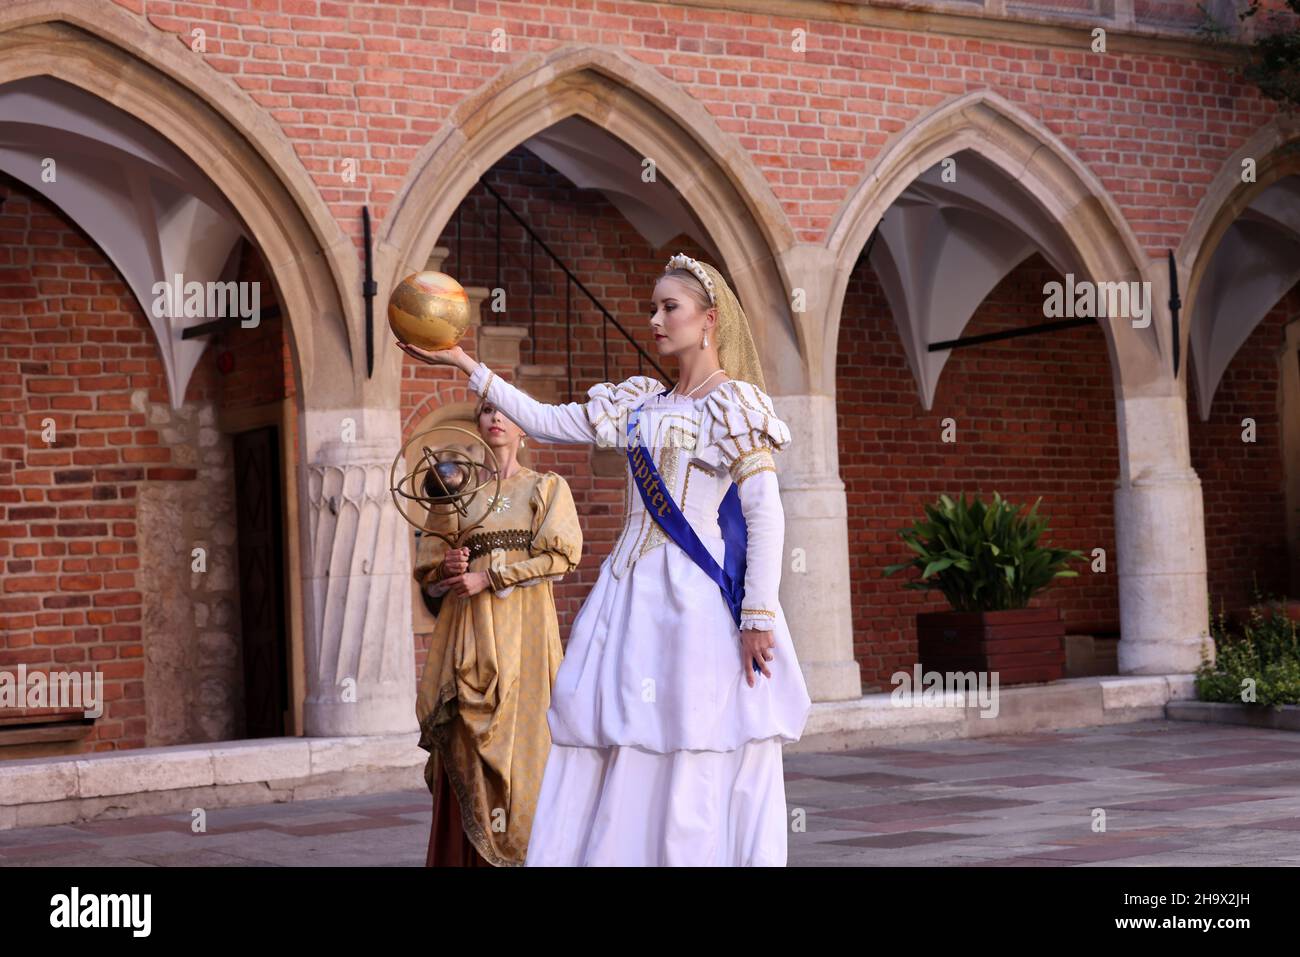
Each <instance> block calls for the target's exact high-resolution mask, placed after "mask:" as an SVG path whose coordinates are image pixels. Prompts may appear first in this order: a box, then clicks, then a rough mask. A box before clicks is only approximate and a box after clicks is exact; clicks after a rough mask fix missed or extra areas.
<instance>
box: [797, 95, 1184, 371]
mask: <svg viewBox="0 0 1300 957" xmlns="http://www.w3.org/2000/svg"><path fill="white" fill-rule="evenodd" d="M963 150H971V151H972V152H974V153H976V154H978V155H979V156H981V157H982V158H983V159H985V160H987V161H988V162H989V163H991V164H993V165H994V166H995V167H997V168H998V169H1000V170H1001V171H1002V172H1003V173H1005V174H1006V176H1007V178H1008V179H1009V180H1011V181H1012V182H1014V183H1016V184H1018V185H1019V186H1021V187H1022V188H1023V189H1024V190H1025V191H1026V192H1027V193H1028V195H1029V196H1030V197H1031V198H1032V200H1033V201H1034V203H1035V204H1036V205H1037V206H1038V207H1040V208H1041V209H1042V211H1043V212H1044V214H1045V215H1046V216H1047V217H1048V218H1049V219H1050V220H1051V221H1052V222H1053V223H1055V224H1056V225H1058V226H1059V227H1060V228H1061V230H1062V231H1063V232H1064V234H1065V235H1066V236H1068V237H1069V240H1070V244H1071V246H1072V247H1073V252H1074V254H1075V255H1076V257H1077V259H1078V261H1079V263H1080V264H1081V268H1082V270H1083V271H1084V272H1085V273H1086V278H1090V279H1093V280H1094V281H1112V282H1115V281H1121V280H1122V281H1133V280H1141V279H1144V278H1149V277H1148V276H1146V275H1145V274H1146V273H1147V272H1148V271H1149V270H1150V268H1151V265H1150V262H1149V260H1148V259H1147V257H1146V256H1145V254H1144V253H1143V251H1142V249H1141V247H1140V245H1139V244H1138V242H1137V238H1136V237H1135V236H1134V235H1133V232H1132V230H1131V229H1130V227H1129V225H1128V223H1127V221H1126V220H1125V219H1124V216H1123V214H1122V213H1121V212H1120V209H1119V207H1118V206H1117V205H1116V203H1115V201H1114V200H1113V199H1112V198H1111V196H1110V195H1109V193H1108V192H1107V191H1106V189H1105V187H1104V186H1103V185H1102V183H1101V181H1100V180H1098V179H1097V177H1096V176H1095V175H1093V173H1092V172H1091V171H1089V170H1088V168H1087V167H1086V166H1084V165H1083V163H1082V162H1080V161H1079V159H1078V158H1077V157H1075V156H1074V155H1073V154H1072V153H1071V152H1070V150H1069V149H1068V148H1067V147H1066V146H1065V144H1064V143H1062V142H1061V141H1060V139H1059V138H1058V137H1057V136H1055V134H1053V133H1052V132H1051V131H1050V130H1048V129H1047V128H1046V127H1045V126H1043V125H1042V124H1041V123H1040V122H1038V121H1037V120H1036V119H1034V118H1033V117H1031V116H1030V115H1029V114H1027V113H1026V112H1024V111H1023V110H1021V109H1020V108H1019V107H1017V106H1014V105H1013V104H1011V103H1009V102H1007V101H1006V100H1005V99H1003V98H1002V97H1000V96H998V95H997V94H996V93H993V92H990V91H985V90H982V91H977V92H974V93H969V94H966V95H964V96H961V97H958V98H957V99H955V100H952V101H951V102H949V103H947V104H945V105H944V106H942V107H940V108H939V109H937V110H935V111H934V112H932V113H929V114H926V115H924V116H922V117H920V118H918V119H917V120H916V121H915V122H914V123H912V124H911V125H910V126H909V127H908V128H906V129H905V130H903V131H901V132H900V133H899V134H898V136H897V137H896V139H895V140H894V142H893V143H892V144H891V145H890V146H889V147H888V148H887V149H886V150H885V151H884V152H883V153H882V154H881V155H880V157H879V158H878V159H877V161H876V163H875V164H874V166H873V167H872V169H871V171H870V172H869V173H867V175H866V176H864V177H863V179H862V181H861V182H860V183H859V184H858V186H857V187H855V189H854V190H853V192H852V193H851V194H850V196H849V198H848V200H847V201H846V202H845V204H844V206H843V207H842V208H841V210H840V211H839V213H838V214H837V215H836V217H835V219H834V221H833V222H832V224H831V228H830V229H829V231H828V233H827V242H826V246H827V249H828V251H829V252H830V254H831V258H832V261H833V262H834V264H835V265H834V273H833V278H832V284H831V291H830V299H829V304H828V309H827V321H828V324H829V328H828V329H827V333H826V337H825V340H824V344H823V350H824V352H823V358H822V361H823V362H824V363H826V364H827V368H830V369H834V362H835V352H836V349H837V340H838V336H839V321H840V314H841V310H842V308H843V303H844V296H845V292H846V290H847V287H848V283H849V279H850V277H851V274H852V271H853V267H854V264H855V263H856V262H857V259H858V257H859V256H860V255H861V253H862V250H863V249H864V247H865V246H866V244H867V240H868V239H869V237H870V235H871V232H872V230H873V229H874V228H875V227H876V225H877V224H878V223H879V222H880V220H881V217H882V216H883V215H884V214H885V211H886V210H887V209H889V207H890V206H891V205H892V204H893V203H894V202H895V200H897V199H898V198H899V196H900V195H902V193H903V191H904V190H906V189H907V188H908V186H909V185H911V184H912V182H913V181H914V180H916V179H917V177H918V176H920V175H921V174H922V173H924V172H926V171H927V170H928V169H930V168H931V167H933V166H934V165H935V164H937V163H939V162H940V161H941V160H943V159H945V158H947V157H949V156H952V155H954V154H956V153H958V152H961V151H963ZM1161 288H1163V284H1161V285H1159V286H1157V285H1156V284H1155V283H1153V299H1155V300H1156V301H1157V303H1158V302H1159V300H1160V298H1161V296H1160V295H1159V294H1158V293H1156V292H1155V290H1156V289H1161ZM1100 325H1101V326H1102V328H1103V330H1104V331H1105V333H1106V341H1107V350H1108V352H1109V354H1110V361H1111V367H1112V369H1114V370H1115V377H1116V390H1117V394H1118V392H1119V389H1120V385H1121V382H1122V381H1123V379H1124V378H1125V371H1126V370H1129V377H1130V378H1132V379H1135V380H1139V381H1149V380H1151V379H1152V378H1153V375H1152V373H1151V371H1150V370H1149V369H1144V368H1143V367H1142V366H1143V364H1146V365H1149V364H1150V363H1151V362H1153V361H1154V360H1155V359H1157V358H1158V356H1159V355H1160V354H1162V353H1163V352H1164V351H1165V344H1164V343H1162V342H1161V341H1159V339H1158V335H1159V334H1158V332H1157V330H1158V329H1160V327H1161V325H1162V324H1161V323H1159V322H1157V321H1153V322H1152V323H1151V325H1150V326H1149V327H1148V328H1145V329H1133V328H1131V326H1130V325H1128V324H1125V323H1107V322H1103V323H1100ZM1128 337H1136V340H1137V341H1136V342H1135V343H1132V344H1130V345H1129V346H1128V347H1126V348H1124V349H1120V348H1119V347H1118V341H1119V340H1121V339H1126V338H1128ZM1137 344H1141V346H1142V348H1139V349H1133V348H1132V345H1137Z"/></svg>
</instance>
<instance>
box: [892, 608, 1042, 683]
mask: <svg viewBox="0 0 1300 957" xmlns="http://www.w3.org/2000/svg"><path fill="white" fill-rule="evenodd" d="M1064 638H1065V622H1064V621H1062V620H1061V609H1059V608H1013V609H1010V610H1009V611H983V612H959V611H938V612H926V613H924V614H919V615H917V616H916V641H917V657H918V658H919V659H920V663H921V670H922V671H923V672H924V671H939V672H946V671H987V672H993V671H996V672H997V673H998V685H999V687H1001V686H1003V685H1022V684H1031V683H1033V682H1038V681H1058V680H1060V679H1061V678H1063V677H1065V641H1064Z"/></svg>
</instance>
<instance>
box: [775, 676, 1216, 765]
mask: <svg viewBox="0 0 1300 957" xmlns="http://www.w3.org/2000/svg"><path fill="white" fill-rule="evenodd" d="M1194 697H1195V687H1194V683H1193V677H1192V676H1191V675H1143V676H1121V675H1113V676H1105V677H1102V676H1093V677H1087V678H1066V679H1064V680H1062V681H1053V682H1048V683H1046V684H1036V685H1015V686H1012V687H1009V688H999V689H998V697H997V713H996V715H994V716H993V717H984V716H983V715H982V713H981V709H980V708H979V707H977V706H966V705H960V704H956V705H942V706H935V707H930V706H927V707H911V708H908V707H902V706H899V705H896V704H894V703H893V697H892V693H891V692H879V693H876V694H868V695H864V696H863V697H861V698H859V699H856V700H853V701H824V702H818V703H816V704H814V705H813V708H812V712H811V714H809V716H808V724H807V725H806V726H805V727H804V733H803V737H802V738H801V739H800V740H799V741H797V742H795V743H793V744H787V745H786V746H785V750H786V751H787V752H789V753H792V754H793V753H801V752H809V751H844V750H848V749H852V748H868V747H877V746H882V747H883V746H887V745H894V744H916V743H920V742H924V741H939V740H943V739H950V738H977V737H985V736H988V735H995V734H1025V733H1032V732H1039V731H1056V730H1064V729H1066V728H1086V727H1094V726H1098V725H1107V724H1123V723H1125V722H1129V721H1150V720H1157V719H1161V718H1164V717H1166V710H1167V706H1169V705H1170V703H1171V702H1178V701H1184V700H1188V699H1191V698H1194ZM990 713H992V712H991V711H990Z"/></svg>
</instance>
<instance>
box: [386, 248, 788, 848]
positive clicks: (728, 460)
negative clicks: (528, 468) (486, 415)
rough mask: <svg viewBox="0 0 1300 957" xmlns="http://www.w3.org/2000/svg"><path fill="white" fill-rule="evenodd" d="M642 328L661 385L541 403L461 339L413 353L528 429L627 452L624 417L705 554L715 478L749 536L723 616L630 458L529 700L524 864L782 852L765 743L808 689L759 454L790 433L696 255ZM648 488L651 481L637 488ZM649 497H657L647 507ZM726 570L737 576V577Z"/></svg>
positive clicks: (713, 535) (669, 280) (770, 478)
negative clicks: (532, 735) (621, 510)
mask: <svg viewBox="0 0 1300 957" xmlns="http://www.w3.org/2000/svg"><path fill="white" fill-rule="evenodd" d="M650 327H651V331H652V332H653V335H654V342H655V345H656V347H657V350H658V353H659V355H660V356H661V357H671V358H672V359H675V360H676V361H677V363H678V371H679V377H678V380H677V381H678V385H677V387H676V388H674V389H673V390H672V391H671V392H669V391H667V389H666V388H665V387H664V386H663V385H662V384H661V383H660V382H658V381H657V380H655V379H653V378H650V377H648V376H632V377H631V378H628V379H625V380H624V381H622V382H619V383H617V384H615V383H611V382H603V383H601V384H599V385H595V386H592V388H591V389H589V390H588V392H587V395H588V401H587V402H569V403H563V404H547V403H542V402H538V401H536V400H534V399H533V398H531V397H530V396H528V395H527V394H526V393H524V392H522V391H521V390H519V389H518V388H516V387H515V386H513V385H511V384H510V383H508V382H506V381H505V380H504V379H502V378H500V377H499V376H497V375H495V374H494V373H493V372H492V370H490V369H488V368H487V367H486V366H485V365H484V364H483V363H481V362H476V361H475V360H473V359H472V358H470V357H469V356H468V355H467V354H466V353H465V352H464V350H462V349H461V348H460V347H459V346H456V347H453V348H451V349H448V350H444V351H441V352H424V351H423V350H420V349H418V348H416V347H414V346H410V345H407V344H401V346H402V348H403V349H404V350H405V351H406V352H407V353H409V354H410V355H412V356H414V357H416V358H419V359H422V360H424V361H426V362H430V363H436V364H446V365H454V366H456V367H457V368H459V369H461V370H462V371H464V372H466V373H467V374H469V376H470V380H469V385H470V388H471V389H473V390H474V391H475V392H476V393H477V394H479V395H480V396H482V397H486V398H487V399H488V400H489V401H491V402H493V403H494V404H495V405H496V406H497V407H498V408H500V409H501V410H502V411H503V412H504V413H505V414H506V415H508V416H509V417H510V418H511V419H512V420H513V421H515V422H517V423H518V424H519V425H520V427H521V428H523V429H524V430H525V431H526V432H527V433H528V434H529V435H530V436H532V437H534V438H536V439H540V440H542V441H550V442H587V443H593V444H595V445H597V446H600V447H617V448H619V449H622V450H624V453H625V454H626V450H627V449H628V447H629V445H630V444H631V445H635V444H636V443H635V442H633V443H629V437H628V434H627V425H628V418H627V417H628V415H629V414H630V413H632V412H633V411H634V410H637V409H640V410H641V411H640V412H639V415H638V421H637V424H636V430H637V431H636V432H635V436H636V437H637V438H639V439H640V444H643V445H644V446H645V448H646V449H647V450H648V451H649V454H650V456H651V457H652V459H653V462H654V464H655V465H656V466H657V469H658V473H659V484H658V485H657V486H655V488H656V490H657V491H661V492H663V493H667V494H668V495H670V496H671V498H672V500H673V501H674V502H676V503H677V505H678V507H679V508H680V510H681V513H682V514H683V515H684V516H685V518H686V520H687V521H688V522H689V524H690V527H691V528H692V529H694V531H695V532H696V533H697V534H698V536H699V541H700V542H701V543H702V544H703V546H704V548H706V549H707V551H708V553H709V554H711V555H712V557H713V559H714V560H715V561H716V562H717V563H718V565H719V566H723V565H724V562H725V556H726V542H725V539H724V537H723V533H722V526H720V524H719V505H720V504H721V503H722V501H723V496H724V495H725V494H726V493H727V491H728V490H729V489H730V487H731V485H732V483H733V482H734V483H735V485H736V492H737V494H738V495H739V499H740V510H741V511H742V512H743V515H744V522H743V524H744V527H745V529H746V532H747V541H746V544H745V547H744V552H743V554H744V559H745V567H744V575H743V583H744V595H743V601H740V602H739V604H740V608H739V617H740V623H739V627H738V626H737V623H736V618H735V614H734V612H733V605H732V604H729V602H728V599H727V598H726V597H725V596H724V594H723V591H722V589H721V587H720V586H719V584H718V583H717V581H715V579H714V578H712V577H710V574H709V573H707V572H705V571H704V569H703V568H702V566H701V565H700V564H698V563H697V562H696V560H695V559H693V558H692V557H691V555H690V554H688V553H687V551H686V550H684V547H679V545H678V544H677V543H676V542H675V541H674V540H673V539H672V538H670V537H669V536H668V534H666V533H665V531H664V529H663V528H662V527H661V526H660V524H659V522H658V521H657V520H656V516H658V515H662V514H663V512H664V509H665V506H663V505H662V504H661V503H662V501H663V499H662V498H659V499H654V498H653V497H651V503H652V508H651V509H650V510H647V508H646V505H645V502H644V501H643V499H642V497H641V489H640V488H638V487H637V486H638V482H637V478H638V475H639V476H640V480H641V482H642V483H643V484H645V485H646V486H649V485H650V484H651V481H652V479H651V480H649V481H648V480H647V479H646V472H645V470H644V469H638V470H636V472H637V474H636V475H634V469H633V468H632V466H631V464H629V469H628V483H627V496H626V509H625V521H624V525H623V530H622V532H621V534H620V536H619V538H618V541H617V542H616V543H615V546H614V549H613V551H612V552H611V553H610V554H609V556H607V557H606V558H605V560H604V561H603V562H602V564H601V566H600V575H599V577H598V578H597V580H596V584H595V585H594V586H593V588H592V591H591V594H590V595H589V596H588V597H587V599H586V601H585V602H584V603H583V605H582V608H581V609H580V610H579V612H578V614H577V616H576V617H575V618H574V621H573V627H572V629H571V632H570V636H569V643H568V647H567V650H566V652H565V656H564V660H563V661H562V662H561V664H560V668H559V672H558V673H557V675H556V681H555V687H554V689H553V690H552V694H551V705H550V709H549V710H548V712H547V723H548V724H549V726H550V731H551V750H550V752H549V756H548V758H547V762H546V768H545V771H544V772H543V777H542V786H541V791H540V793H539V795H538V800H537V809H536V815H535V817H534V819H533V827H532V833H531V836H530V838H529V844H528V854H527V858H526V864H528V865H530V866H536V865H614V866H624V865H651V866H663V865H706V866H721V865H769V866H783V865H784V864H785V863H786V852H787V833H788V827H789V822H788V819H787V813H786V802H785V783H784V779H783V775H782V767H781V764H782V762H781V745H782V743H783V742H786V741H797V740H798V739H799V737H800V735H802V733H803V728H804V724H805V721H806V720H807V716H808V710H809V708H810V706H811V702H810V700H809V697H808V690H807V686H806V684H805V682H804V678H803V674H802V672H801V671H800V669H799V663H798V661H797V660H796V658H795V651H794V645H793V643H792V642H791V639H790V630H789V628H788V626H787V624H786V620H785V616H784V614H783V613H782V611H781V606H780V603H779V602H778V600H777V591H778V588H779V586H780V581H781V568H782V555H783V542H784V528H785V526H784V522H785V519H784V513H783V511H782V508H781V499H780V495H779V492H778V490H777V480H776V469H775V463H774V460H773V453H774V452H775V451H778V450H782V449H784V448H786V447H787V446H788V445H789V443H790V430H789V428H788V427H787V426H786V424H785V423H784V422H782V421H781V420H780V419H779V418H777V416H776V412H775V409H774V407H773V404H772V400H771V398H770V397H769V396H768V395H767V394H766V393H765V392H764V391H763V379H762V369H761V367H760V365H759V362H758V354H757V352H756V350H755V349H754V344H753V338H752V336H751V335H750V330H749V324H748V321H747V320H746V318H745V314H744V311H743V310H742V309H741V308H740V304H739V302H738V301H737V300H736V297H735V294H734V293H733V292H732V291H731V289H730V287H729V286H728V285H727V283H726V281H725V280H724V279H723V278H722V276H721V274H720V273H719V272H718V271H717V270H716V269H714V268H713V267H712V266H710V265H708V264H707V263H701V262H698V261H697V260H694V259H691V258H690V257H688V256H684V255H680V254H679V255H677V256H674V257H673V258H672V259H670V260H669V262H668V266H667V267H666V269H665V271H664V275H663V276H662V277H661V278H660V279H659V281H658V282H657V283H656V285H655V287H654V297H653V300H652V315H651V317H650ZM647 494H649V493H647ZM656 503H660V504H656ZM737 577H739V576H737Z"/></svg>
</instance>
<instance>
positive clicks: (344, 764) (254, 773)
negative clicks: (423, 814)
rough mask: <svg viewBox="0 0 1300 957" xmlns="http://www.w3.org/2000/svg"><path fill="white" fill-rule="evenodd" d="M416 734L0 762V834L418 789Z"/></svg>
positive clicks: (421, 759)
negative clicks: (9, 830)
mask: <svg viewBox="0 0 1300 957" xmlns="http://www.w3.org/2000/svg"><path fill="white" fill-rule="evenodd" d="M427 757H428V754H427V753H426V752H425V751H422V750H421V749H420V747H419V736H418V735H416V734H395V735H376V736H373V737H347V738H257V739H252V740H247V741H220V742H213V743H209V744H200V745H189V744H186V745H175V746H170V747H163V748H141V749H138V750H133V751H117V752H115V751H109V752H102V753H99V754H86V755H76V756H73V757H51V758H33V759H28V760H18V761H4V762H0V830H4V829H6V828H13V827H37V826H41V825H46V824H70V823H75V822H78V821H92V820H100V819H109V818H121V817H133V816H136V815H139V814H167V813H174V812H178V811H189V810H191V809H193V808H195V807H204V808H216V807H236V806H240V805H245V804H263V803H271V802H282V801H295V800H307V799H316V798H324V797H338V796H342V795H345V794H367V793H374V792H377V791H387V790H398V789H402V788H422V787H424V786H425V785H424V775H423V768H424V763H425V759H426V758H427Z"/></svg>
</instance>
